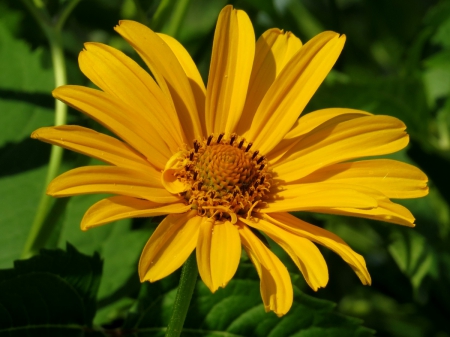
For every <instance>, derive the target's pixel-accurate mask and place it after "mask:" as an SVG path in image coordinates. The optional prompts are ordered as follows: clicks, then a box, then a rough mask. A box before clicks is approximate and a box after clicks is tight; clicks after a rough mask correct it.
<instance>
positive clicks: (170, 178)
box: [161, 151, 189, 194]
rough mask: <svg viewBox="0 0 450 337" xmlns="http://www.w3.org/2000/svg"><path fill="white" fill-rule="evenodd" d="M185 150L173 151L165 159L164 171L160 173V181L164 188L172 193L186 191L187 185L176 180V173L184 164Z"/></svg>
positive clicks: (185, 163)
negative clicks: (168, 157)
mask: <svg viewBox="0 0 450 337" xmlns="http://www.w3.org/2000/svg"><path fill="white" fill-rule="evenodd" d="M185 158H186V156H185V151H179V152H177V153H175V154H174V155H173V156H172V157H170V159H169V160H168V161H167V163H166V166H165V167H164V171H163V173H162V175H161V183H162V185H163V186H164V188H165V189H166V190H167V191H169V192H170V193H172V194H177V193H181V192H184V191H186V190H187V189H188V188H189V186H188V185H186V184H184V183H183V182H181V181H180V180H178V178H177V176H176V174H177V173H178V172H180V171H181V170H183V169H184V168H185V167H186V165H187V162H186V159H185Z"/></svg>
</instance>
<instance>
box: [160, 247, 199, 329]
mask: <svg viewBox="0 0 450 337" xmlns="http://www.w3.org/2000/svg"><path fill="white" fill-rule="evenodd" d="M197 277H198V269H197V261H196V256H195V252H194V253H192V254H191V256H190V257H189V258H188V259H187V260H186V262H185V263H184V265H183V270H182V271H181V277H180V284H179V286H178V290H177V295H176V297H175V302H174V304H173V308H172V316H171V317H170V321H169V325H168V326H167V330H166V337H178V336H180V334H181V331H182V330H183V324H184V320H185V319H186V315H187V312H188V309H189V304H190V303H191V298H192V294H193V293H194V288H195V283H196V282H197Z"/></svg>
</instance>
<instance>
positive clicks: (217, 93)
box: [205, 5, 255, 137]
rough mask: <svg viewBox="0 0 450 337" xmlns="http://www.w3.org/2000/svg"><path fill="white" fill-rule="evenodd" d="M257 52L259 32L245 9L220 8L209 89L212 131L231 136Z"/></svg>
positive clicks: (209, 128) (208, 125)
mask: <svg viewBox="0 0 450 337" xmlns="http://www.w3.org/2000/svg"><path fill="white" fill-rule="evenodd" d="M254 54H255V34H254V32H253V27H252V24H251V22H250V19H249V18H248V16H247V14H246V13H245V12H244V11H240V10H235V9H233V7H232V6H231V5H229V6H226V7H225V8H224V9H222V11H221V12H220V15H219V19H218V21H217V26H216V31H215V34H214V43H213V51H212V56H211V66H210V68H209V77H208V86H207V89H206V106H205V109H206V129H207V131H208V134H210V133H213V132H214V133H216V134H219V133H221V132H225V137H228V136H229V135H230V134H231V133H232V132H233V131H234V130H235V128H236V125H237V123H238V122H239V118H240V117H241V114H242V109H243V107H244V103H245V98H246V94H247V89H248V83H249V80H250V74H251V71H252V63H253V57H254Z"/></svg>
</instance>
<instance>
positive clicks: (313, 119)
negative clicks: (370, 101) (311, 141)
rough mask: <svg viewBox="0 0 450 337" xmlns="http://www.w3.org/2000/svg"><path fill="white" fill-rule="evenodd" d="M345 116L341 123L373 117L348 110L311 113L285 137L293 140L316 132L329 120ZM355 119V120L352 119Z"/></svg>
mask: <svg viewBox="0 0 450 337" xmlns="http://www.w3.org/2000/svg"><path fill="white" fill-rule="evenodd" d="M343 115H344V116H345V118H344V119H339V121H341V120H342V121H346V120H349V119H353V118H358V117H363V116H372V114H371V113H369V112H366V111H362V110H355V109H346V108H329V109H322V110H317V111H313V112H310V113H308V114H306V115H304V116H301V117H300V118H299V119H297V121H296V122H295V123H294V125H293V126H292V128H291V130H289V132H288V133H287V134H286V136H285V137H284V138H285V139H292V138H296V137H299V136H302V135H304V134H307V133H308V132H310V131H312V130H314V129H315V128H316V127H318V126H321V125H323V124H324V123H326V122H328V121H329V120H331V119H332V120H333V122H335V121H336V117H339V116H343ZM352 117H353V118H352Z"/></svg>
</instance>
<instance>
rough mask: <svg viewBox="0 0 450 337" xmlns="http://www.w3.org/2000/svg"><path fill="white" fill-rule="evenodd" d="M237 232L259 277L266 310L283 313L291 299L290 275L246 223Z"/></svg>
mask: <svg viewBox="0 0 450 337" xmlns="http://www.w3.org/2000/svg"><path fill="white" fill-rule="evenodd" d="M241 224H242V223H241ZM239 234H240V235H241V241H242V244H243V245H244V249H245V251H246V252H247V255H248V256H249V258H250V259H251V260H252V262H253V264H254V265H255V267H256V271H257V272H258V275H259V278H260V279H261V297H262V300H263V303H264V308H265V310H266V312H268V311H271V310H272V311H273V312H275V314H277V315H278V316H283V315H285V314H286V313H287V312H288V311H289V309H290V308H291V306H292V301H293V290H292V284H291V277H290V276H289V273H288V271H287V269H286V267H285V266H284V265H283V263H281V261H280V260H279V259H278V257H276V255H275V254H273V253H272V252H271V251H270V250H269V249H268V248H267V247H266V246H265V245H264V244H263V243H262V242H261V241H260V240H259V239H258V238H257V237H256V236H255V234H253V233H252V231H251V230H250V229H248V228H247V226H246V225H244V224H242V225H241V226H240V227H239Z"/></svg>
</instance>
